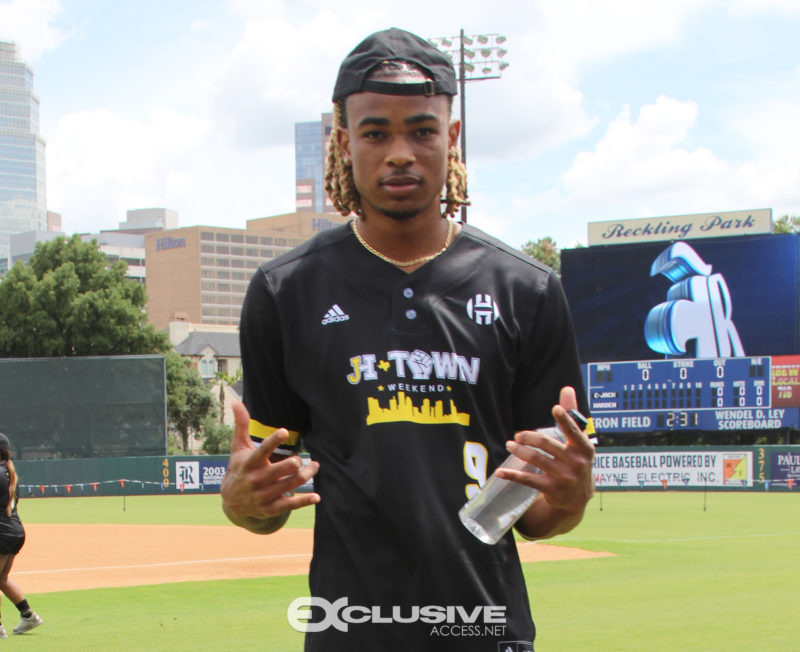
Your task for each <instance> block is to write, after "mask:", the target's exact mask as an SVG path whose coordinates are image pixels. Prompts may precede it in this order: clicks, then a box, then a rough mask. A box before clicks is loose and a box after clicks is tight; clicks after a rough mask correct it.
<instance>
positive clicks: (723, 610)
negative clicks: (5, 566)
mask: <svg viewBox="0 0 800 652" xmlns="http://www.w3.org/2000/svg"><path fill="white" fill-rule="evenodd" d="M704 505H705V499H704V496H703V494H702V493H688V492H674V493H673V492H663V493H661V492H646V493H633V492H625V493H622V492H620V493H617V492H609V493H605V494H604V495H603V500H602V510H601V509H600V507H601V501H600V500H599V498H595V499H594V500H593V502H592V503H591V504H590V507H589V511H588V513H587V516H586V518H585V520H584V522H583V523H582V524H581V525H580V526H579V527H578V528H577V529H576V530H575V531H574V532H572V533H570V534H568V535H566V536H563V537H559V538H558V539H556V540H554V541H553V542H554V543H558V544H563V545H568V546H575V547H581V548H586V549H590V550H602V551H608V552H613V553H614V554H615V555H616V556H615V557H604V558H597V559H591V560H582V561H558V562H540V563H532V564H526V565H525V573H526V577H527V580H528V587H529V592H530V598H531V607H532V609H533V613H534V619H535V621H536V624H537V629H538V635H537V639H536V650H537V652H562V651H573V650H579V651H583V650H598V651H606V650H615V651H616V650H619V651H624V650H631V651H637V652H638V651H642V650H670V651H675V650H742V651H744V650H747V651H748V652H750V651H753V650H759V651H761V650H765V651H772V650H775V651H778V650H780V651H784V650H787V651H788V650H800V618H799V617H798V615H797V599H798V595H800V593H799V592H798V588H799V587H800V497H798V496H797V495H794V494H791V493H767V494H762V493H710V494H708V497H707V505H706V506H707V509H704ZM124 507H125V509H124V511H123V500H122V498H118V497H114V498H52V499H28V500H25V501H23V502H22V503H21V505H20V510H21V513H22V517H23V520H24V521H25V522H29V523H136V524H139V523H153V524H164V523H175V524H199V525H222V524H225V523H226V521H225V519H224V517H223V516H222V515H221V513H220V510H219V497H218V496H154V497H149V496H133V497H128V498H127V499H126V500H125V503H124ZM311 526H312V514H311V512H310V511H308V510H306V511H305V512H301V513H296V514H294V515H293V516H292V518H291V519H290V521H289V527H311ZM22 554H24V550H23V552H22ZM12 576H13V573H12ZM23 588H24V587H23ZM302 595H307V586H306V578H305V577H304V576H297V577H282V578H264V579H251V580H230V581H213V582H187V583H182V584H163V585H158V586H147V587H134V588H120V589H96V590H89V591H70V592H64V593H47V594H39V595H30V596H28V597H29V599H30V601H31V604H32V605H33V606H34V608H36V609H37V610H38V611H39V612H40V614H41V615H42V616H43V618H44V619H45V621H46V622H45V625H44V626H43V627H41V628H39V629H37V630H34V631H33V632H31V633H29V634H26V635H24V636H16V637H14V636H12V637H11V638H10V639H9V640H8V641H2V642H1V643H0V645H4V646H7V647H8V648H9V649H10V648H12V647H13V648H14V649H20V650H23V649H24V650H37V651H38V650H47V651H51V650H58V651H59V652H72V651H75V652H78V651H81V652H82V651H86V650H137V651H138V650H164V651H165V652H166V651H169V652H176V651H183V650H186V651H187V652H188V651H192V652H194V651H196V650H199V649H203V648H210V649H214V650H223V651H224V650H232V651H234V650H235V651H248V650H268V651H270V652H272V651H277V652H283V651H287V652H294V651H296V650H301V649H302V635H301V634H298V633H297V632H295V631H294V630H292V629H291V627H289V625H288V623H287V621H286V608H287V606H288V605H289V603H290V602H291V601H292V600H293V599H295V598H296V597H299V596H302ZM3 612H4V614H5V615H6V625H7V626H8V625H11V626H13V625H14V624H15V623H16V614H15V613H14V612H15V610H14V609H13V607H11V606H10V605H9V604H8V602H7V601H4V602H3ZM376 652H379V651H376ZM409 652H413V651H409Z"/></svg>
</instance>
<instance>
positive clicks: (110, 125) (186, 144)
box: [47, 107, 210, 230]
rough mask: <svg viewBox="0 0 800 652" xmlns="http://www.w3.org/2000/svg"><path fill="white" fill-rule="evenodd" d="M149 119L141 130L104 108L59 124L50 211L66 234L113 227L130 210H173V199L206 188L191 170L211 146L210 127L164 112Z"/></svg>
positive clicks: (51, 163)
mask: <svg viewBox="0 0 800 652" xmlns="http://www.w3.org/2000/svg"><path fill="white" fill-rule="evenodd" d="M148 118H149V120H148V122H146V123H139V122H135V121H132V120H126V119H124V118H121V117H119V116H118V115H116V114H114V113H112V112H111V111H108V110H106V109H100V110H94V111H81V112H78V113H72V114H68V115H65V116H63V117H62V118H61V119H60V120H59V122H58V131H57V133H56V134H55V136H54V137H52V138H51V140H50V141H49V143H48V146H47V152H48V179H49V183H48V204H49V206H50V207H51V209H52V210H55V211H58V212H61V213H62V214H63V216H64V222H65V224H64V226H65V229H67V230H68V229H69V228H70V226H71V224H72V223H75V224H80V225H81V227H80V228H81V230H98V229H101V228H110V227H111V226H112V225H114V224H115V223H116V222H119V221H122V220H124V217H125V211H126V210H127V209H130V208H142V207H148V206H165V205H166V206H167V207H171V206H169V203H168V201H166V200H167V198H169V197H170V196H171V195H173V194H175V193H181V192H185V190H186V188H187V186H188V187H192V186H193V187H194V188H197V187H202V181H201V180H200V179H194V180H190V179H189V178H188V173H187V170H191V168H192V165H193V158H194V157H195V156H197V155H198V153H199V152H201V151H202V148H203V147H205V146H206V145H208V143H209V138H208V134H209V129H210V124H209V123H208V122H207V121H204V120H201V119H198V118H194V117H192V116H185V115H180V114H178V113H176V112H175V111H172V110H169V109H164V108H162V107H155V108H153V109H152V110H151V111H150V114H149V116H148ZM192 181H194V183H192Z"/></svg>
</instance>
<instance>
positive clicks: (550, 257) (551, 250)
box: [522, 236, 561, 274]
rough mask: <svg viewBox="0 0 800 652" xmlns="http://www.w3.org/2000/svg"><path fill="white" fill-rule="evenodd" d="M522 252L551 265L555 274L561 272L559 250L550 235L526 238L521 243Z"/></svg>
mask: <svg viewBox="0 0 800 652" xmlns="http://www.w3.org/2000/svg"><path fill="white" fill-rule="evenodd" d="M522 252H523V253H526V254H528V255H529V256H530V257H531V258H535V259H536V260H538V261H539V262H540V263H544V264H545V265H547V266H548V267H551V268H552V269H553V271H554V272H555V273H556V274H561V250H560V249H559V248H558V245H557V244H556V241H555V240H553V238H551V237H550V236H546V237H544V238H539V239H538V240H528V242H526V243H525V244H524V245H522Z"/></svg>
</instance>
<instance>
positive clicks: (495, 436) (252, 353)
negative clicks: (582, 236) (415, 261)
mask: <svg viewBox="0 0 800 652" xmlns="http://www.w3.org/2000/svg"><path fill="white" fill-rule="evenodd" d="M241 345H242V364H243V367H244V400H245V404H246V405H247V408H248V410H249V411H250V416H251V419H252V421H251V435H252V436H253V437H254V439H256V440H258V439H259V438H262V437H263V436H265V435H267V434H268V433H269V432H271V431H272V430H274V428H277V427H286V428H288V429H289V430H290V431H292V432H293V433H297V435H298V436H299V439H300V440H302V443H303V444H304V445H305V447H306V449H307V450H308V452H309V453H310V455H311V457H312V458H313V459H315V460H317V461H318V462H319V464H320V468H319V472H318V474H317V475H316V477H315V479H314V485H315V490H316V491H317V492H318V493H319V494H320V496H321V501H320V502H319V503H318V504H317V505H316V507H315V509H316V524H315V532H314V556H313V560H312V563H311V571H310V577H309V584H310V590H311V596H312V597H314V598H318V599H322V600H323V602H322V604H323V607H322V608H319V607H316V608H315V609H314V611H312V613H313V614H314V620H315V621H316V622H318V623H319V622H321V621H324V620H325V618H326V617H327V618H328V620H327V623H325V622H323V625H327V626H325V627H320V629H322V631H319V632H313V633H309V634H307V637H306V649H307V650H325V651H326V652H330V651H331V650H347V651H352V650H402V651H404V652H407V651H409V650H414V651H420V650H436V651H437V652H438V651H441V650H458V651H459V652H465V651H473V650H474V651H480V652H504V651H505V650H506V649H507V648H508V647H510V648H511V649H512V650H525V649H531V648H530V644H531V642H532V640H533V637H534V626H533V621H532V619H531V615H530V609H529V606H528V596H527V591H526V587H525V582H524V579H523V576H522V571H521V567H520V562H519V558H518V555H517V550H516V546H515V543H514V539H513V536H512V534H511V533H509V534H507V535H506V537H505V538H504V539H503V540H502V541H500V542H499V543H498V544H497V545H494V546H491V545H487V544H484V543H482V542H480V541H479V540H478V539H476V538H475V537H473V536H472V534H470V533H469V532H468V531H467V530H466V529H465V528H464V526H463V525H462V524H461V522H460V520H459V518H458V510H459V509H460V508H461V506H462V505H463V504H464V503H465V502H466V500H467V499H468V497H470V496H471V495H472V494H473V493H474V492H476V491H477V489H478V487H479V486H480V485H482V484H483V482H484V481H485V479H486V478H487V476H489V475H491V473H492V472H493V470H494V469H495V467H496V466H498V465H499V464H500V463H501V462H502V461H503V460H504V459H505V457H506V456H507V452H506V449H505V442H506V441H507V440H508V439H510V438H511V437H512V436H513V433H514V432H515V431H517V430H521V429H533V428H536V427H542V426H545V425H552V421H553V420H552V415H551V412H550V411H551V408H552V406H553V405H554V404H555V403H557V402H558V395H559V390H560V388H561V387H562V386H564V385H572V386H573V387H575V388H576V390H577V392H578V396H579V407H580V409H581V410H586V409H587V406H586V402H585V398H584V392H583V382H582V379H581V372H580V367H579V363H578V356H577V348H576V345H575V338H574V334H573V327H572V322H571V318H570V315H569V310H568V307H567V304H566V301H565V298H564V295H563V292H562V290H561V285H560V282H559V280H558V278H557V277H556V276H555V274H553V272H552V271H551V270H550V269H549V268H547V267H545V266H543V265H541V264H540V263H538V262H535V261H534V260H532V259H530V258H529V257H527V256H524V255H522V254H520V253H518V252H516V251H514V250H512V249H511V248H509V247H507V246H506V245H504V244H503V243H501V242H499V241H497V240H495V239H493V238H490V237H489V236H487V235H485V234H484V233H482V232H481V231H479V230H477V229H475V228H473V227H471V226H465V227H464V228H463V230H462V231H461V233H460V234H459V235H458V236H457V237H456V238H455V239H454V241H453V243H452V244H451V246H450V247H449V248H448V249H447V250H446V251H445V252H444V253H443V254H442V255H441V256H439V257H437V258H435V259H434V260H432V261H430V262H428V263H427V264H425V265H423V266H422V267H420V268H419V269H417V270H416V271H414V272H412V273H410V274H407V273H406V272H403V271H401V270H399V269H398V268H396V267H395V266H393V265H391V264H389V263H387V262H385V261H383V260H381V259H379V258H378V257H376V256H375V255H373V254H372V253H370V252H368V251H367V250H366V249H365V248H364V247H363V246H362V245H361V244H360V243H359V242H358V241H357V240H356V238H355V236H354V234H353V232H352V228H351V225H349V224H348V225H344V226H342V227H338V228H335V229H333V230H331V231H327V232H325V233H322V234H319V235H317V236H315V237H314V238H313V239H312V240H310V241H309V242H307V243H305V244H304V245H302V246H300V247H299V248H297V249H295V250H294V251H292V252H290V253H288V254H286V255H285V256H282V257H281V258H278V259H276V260H273V261H270V262H268V263H266V264H264V265H263V266H262V267H261V268H260V270H259V271H258V272H257V273H256V274H255V276H254V277H253V279H252V281H251V284H250V287H249V289H248V293H247V297H246V299H245V302H244V306H243V310H242V322H241ZM289 443H291V444H292V445H298V443H299V440H298V439H297V438H295V437H292V438H291V439H290V442H289ZM337 600H338V601H339V602H338V603H337ZM324 601H327V602H324ZM329 603H330V605H335V606H331V607H330V608H327V609H326V608H325V605H327V604H329ZM326 614H327V616H326ZM332 614H333V615H332ZM343 630H346V631H343ZM504 643H505V645H503V644H504Z"/></svg>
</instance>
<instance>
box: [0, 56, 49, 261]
mask: <svg viewBox="0 0 800 652" xmlns="http://www.w3.org/2000/svg"><path fill="white" fill-rule="evenodd" d="M44 150H45V142H44V139H43V138H42V136H41V135H40V133H39V98H38V97H36V95H34V93H33V70H32V69H31V67H30V66H29V65H28V64H27V63H25V62H23V61H21V60H20V58H19V54H18V51H17V46H16V44H14V43H11V42H7V41H0V267H5V266H7V265H8V256H9V236H10V235H11V234H12V233H25V232H27V231H46V230H47V227H48V219H47V192H46V188H45V162H44V155H45V154H44Z"/></svg>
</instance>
